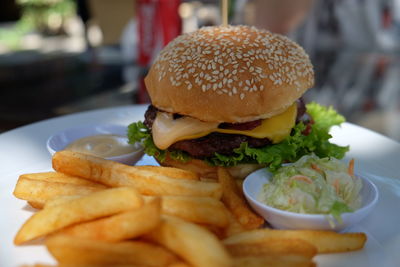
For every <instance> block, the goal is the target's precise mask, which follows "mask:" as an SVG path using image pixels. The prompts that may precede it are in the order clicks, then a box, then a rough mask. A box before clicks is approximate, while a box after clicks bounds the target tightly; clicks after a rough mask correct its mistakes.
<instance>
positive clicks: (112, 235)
mask: <svg viewBox="0 0 400 267" xmlns="http://www.w3.org/2000/svg"><path fill="white" fill-rule="evenodd" d="M160 210H161V199H160V198H159V197H156V198H153V199H151V200H148V201H146V203H145V205H143V206H142V207H139V208H137V209H133V210H129V211H125V212H122V213H119V214H116V215H112V216H110V217H106V218H101V219H98V220H94V221H90V222H86V223H80V224H75V225H72V226H70V227H67V228H65V229H63V230H61V231H60V233H61V234H65V235H69V236H75V237H80V238H86V239H95V240H101V241H108V242H116V241H121V240H127V239H132V238H136V237H138V236H141V235H143V234H146V233H148V232H149V231H151V230H153V229H154V228H155V227H156V226H157V225H158V224H159V223H160Z"/></svg>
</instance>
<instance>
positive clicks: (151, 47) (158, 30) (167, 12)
mask: <svg viewBox="0 0 400 267" xmlns="http://www.w3.org/2000/svg"><path fill="white" fill-rule="evenodd" d="M180 3H181V0H139V1H138V2H137V12H138V14H137V18H138V27H139V29H138V33H139V46H138V48H139V51H138V52H139V53H138V55H139V65H140V67H141V73H140V75H139V79H140V80H139V91H138V95H137V99H136V101H137V102H138V103H148V102H150V99H149V97H148V94H147V90H146V87H145V84H144V81H143V79H144V77H145V76H146V75H147V71H148V68H149V67H150V65H151V63H152V61H153V60H154V59H155V57H156V56H157V55H158V53H159V52H160V50H161V49H162V48H163V47H164V46H165V45H166V44H168V43H169V42H170V41H171V40H173V39H174V38H175V37H176V36H178V35H179V34H181V31H182V21H181V18H180V16H179V14H178V8H179V5H180Z"/></svg>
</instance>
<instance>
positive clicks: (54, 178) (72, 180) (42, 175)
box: [20, 172, 105, 188]
mask: <svg viewBox="0 0 400 267" xmlns="http://www.w3.org/2000/svg"><path fill="white" fill-rule="evenodd" d="M20 178H27V179H31V180H39V181H47V182H58V183H65V184H76V185H89V186H94V187H96V186H97V187H99V188H105V186H104V185H102V184H99V183H96V182H93V181H90V180H87V179H83V178H81V177H76V176H71V175H68V174H65V173H61V172H38V173H26V174H22V175H21V176H20Z"/></svg>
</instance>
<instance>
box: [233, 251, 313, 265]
mask: <svg viewBox="0 0 400 267" xmlns="http://www.w3.org/2000/svg"><path fill="white" fill-rule="evenodd" d="M233 266H234V267H242V266H246V267H260V266H274V267H314V266H316V265H315V263H314V262H313V261H312V260H310V259H307V258H301V257H298V256H297V255H295V256H294V257H293V256H292V255H290V254H289V255H264V256H257V257H255V256H247V257H238V258H235V260H234V264H233Z"/></svg>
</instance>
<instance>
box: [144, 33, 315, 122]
mask: <svg viewBox="0 0 400 267" xmlns="http://www.w3.org/2000/svg"><path fill="white" fill-rule="evenodd" d="M145 83H146V87H147V90H148V93H149V95H150V98H151V101H152V104H153V105H154V106H156V107H157V108H159V109H161V110H164V111H167V112H171V113H179V114H181V115H187V116H191V117H194V118H197V119H200V120H202V121H210V122H229V123H238V122H247V121H252V120H256V119H264V118H269V117H272V116H274V115H277V114H279V113H281V112H283V111H284V110H285V109H287V108H288V107H289V106H290V105H291V104H292V103H293V102H294V101H296V100H297V99H298V98H300V97H301V96H302V95H303V94H304V92H305V91H306V90H307V89H309V88H310V87H312V86H313V84H314V72H313V68H312V65H311V62H310V60H309V58H308V56H307V54H306V53H305V52H304V50H303V49H302V48H301V47H300V46H299V45H297V44H296V43H294V42H293V41H291V40H289V39H288V38H286V37H284V36H282V35H278V34H273V33H271V32H268V31H265V30H259V29H256V28H254V27H248V26H228V27H205V28H202V29H200V30H197V31H195V32H192V33H188V34H183V35H181V36H179V37H177V38H176V39H175V40H173V41H172V42H170V43H169V44H168V45H167V46H166V47H165V48H164V49H163V50H162V51H161V53H160V54H159V56H158V58H157V59H156V61H155V62H154V64H153V65H152V67H151V68H150V71H149V74H148V75H147V77H146V79H145Z"/></svg>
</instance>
